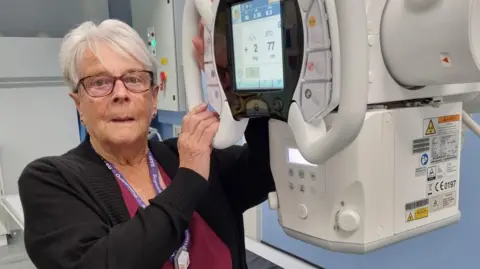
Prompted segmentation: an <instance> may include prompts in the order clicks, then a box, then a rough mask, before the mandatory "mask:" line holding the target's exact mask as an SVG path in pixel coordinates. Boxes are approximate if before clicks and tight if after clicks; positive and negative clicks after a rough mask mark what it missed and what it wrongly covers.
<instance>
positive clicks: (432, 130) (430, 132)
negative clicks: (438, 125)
mask: <svg viewBox="0 0 480 269" xmlns="http://www.w3.org/2000/svg"><path fill="white" fill-rule="evenodd" d="M436 133H437V131H436V130H435V125H433V121H432V120H430V122H429V123H428V126H427V130H426V131H425V135H433V134H436Z"/></svg>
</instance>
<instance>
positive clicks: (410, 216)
mask: <svg viewBox="0 0 480 269" xmlns="http://www.w3.org/2000/svg"><path fill="white" fill-rule="evenodd" d="M412 220H413V215H412V212H410V214H409V215H408V219H407V221H412Z"/></svg>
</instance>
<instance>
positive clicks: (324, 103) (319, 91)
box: [301, 83, 331, 121]
mask: <svg viewBox="0 0 480 269" xmlns="http://www.w3.org/2000/svg"><path fill="white" fill-rule="evenodd" d="M330 89H331V84H329V83H305V84H303V85H302V93H303V94H302V98H301V107H302V112H303V117H304V118H305V120H306V121H309V120H311V119H313V118H314V117H316V116H318V115H320V114H321V113H323V112H324V111H326V109H327V107H328V100H329V96H330ZM307 93H308V94H307ZM307 97H308V98H307Z"/></svg>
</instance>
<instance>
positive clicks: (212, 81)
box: [205, 64, 220, 86]
mask: <svg viewBox="0 0 480 269" xmlns="http://www.w3.org/2000/svg"><path fill="white" fill-rule="evenodd" d="M205 77H206V78H207V85H215V86H219V85H220V84H219V82H218V76H217V70H215V66H214V65H213V64H205Z"/></svg>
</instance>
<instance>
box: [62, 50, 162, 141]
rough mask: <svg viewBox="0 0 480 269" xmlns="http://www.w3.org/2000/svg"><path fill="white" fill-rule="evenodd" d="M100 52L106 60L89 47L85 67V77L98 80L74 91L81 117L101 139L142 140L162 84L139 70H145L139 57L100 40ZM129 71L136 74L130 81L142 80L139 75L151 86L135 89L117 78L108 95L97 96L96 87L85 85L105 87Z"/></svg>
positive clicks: (90, 132) (89, 129) (83, 72)
mask: <svg viewBox="0 0 480 269" xmlns="http://www.w3.org/2000/svg"><path fill="white" fill-rule="evenodd" d="M98 52H99V53H98V54H99V55H101V58H102V59H101V60H102V61H100V60H99V59H98V58H97V57H96V56H95V55H94V54H93V53H92V51H90V50H87V51H86V53H85V54H84V55H85V56H84V60H83V62H82V68H81V71H82V73H81V74H82V76H81V77H82V78H86V77H92V76H93V77H94V78H95V80H92V79H90V81H88V83H83V85H81V86H80V87H79V90H78V92H77V93H72V94H71V97H72V98H73V99H74V100H75V103H76V106H77V109H78V111H79V114H80V118H81V119H82V121H83V123H84V124H85V126H86V128H87V131H88V133H89V134H90V135H91V136H92V137H93V138H95V139H97V140H99V141H102V142H106V143H108V144H113V145H121V144H131V143H135V142H138V141H140V140H141V139H144V138H146V137H147V133H148V127H149V125H150V122H151V120H152V118H153V116H154V113H155V112H156V111H157V94H158V87H157V86H154V87H153V86H151V85H152V84H151V76H149V75H148V76H146V75H147V73H145V72H143V73H141V72H139V73H135V72H136V71H144V70H145V67H144V66H143V65H142V64H141V63H140V62H138V61H136V60H135V59H133V58H131V57H126V56H124V55H122V54H119V53H117V52H116V51H114V50H112V49H111V48H110V47H109V46H108V45H106V44H99V48H98ZM125 74H136V75H135V76H132V75H129V76H130V77H129V79H128V80H127V83H138V81H140V80H139V79H137V78H142V79H148V80H149V82H150V84H149V85H146V86H145V88H146V89H148V90H146V91H143V92H140V93H135V92H132V91H130V90H128V89H127V88H126V87H125V84H124V83H123V82H122V81H121V80H119V79H117V80H116V81H114V82H113V90H112V91H111V93H110V94H108V95H106V96H102V97H93V96H91V95H92V94H89V93H92V92H93V91H91V90H90V91H88V89H85V88H89V89H91V88H92V87H97V88H101V87H100V86H102V85H105V81H106V80H105V78H109V77H120V76H122V75H125ZM138 74H142V76H139V75H138ZM100 76H101V77H100ZM98 78H100V79H98ZM110 81H111V80H110ZM124 81H125V80H124ZM81 84H82V83H81ZM111 84H112V83H111ZM127 85H128V84H127ZM129 88H131V87H129ZM87 91H88V92H87ZM94 95H95V94H94Z"/></svg>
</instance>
